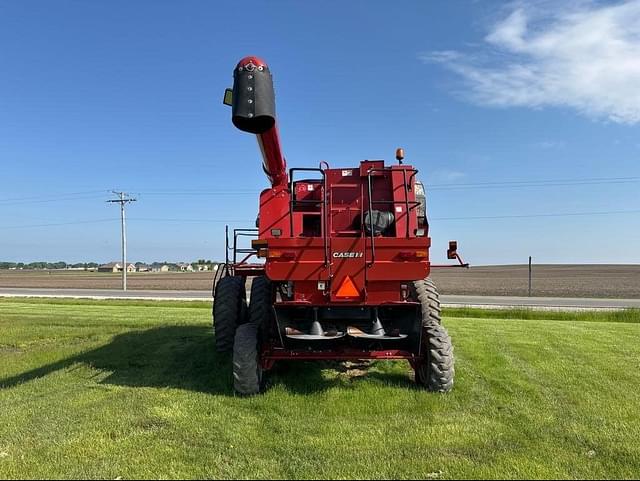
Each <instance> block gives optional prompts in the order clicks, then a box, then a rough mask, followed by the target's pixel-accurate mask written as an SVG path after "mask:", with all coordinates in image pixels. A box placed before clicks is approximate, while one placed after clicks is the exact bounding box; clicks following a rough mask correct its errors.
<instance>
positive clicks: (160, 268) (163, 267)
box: [151, 262, 169, 272]
mask: <svg viewBox="0 0 640 481" xmlns="http://www.w3.org/2000/svg"><path fill="white" fill-rule="evenodd" d="M151 272H169V266H168V265H167V264H161V263H160V262H154V263H153V264H151Z"/></svg>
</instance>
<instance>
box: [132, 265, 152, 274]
mask: <svg viewBox="0 0 640 481" xmlns="http://www.w3.org/2000/svg"><path fill="white" fill-rule="evenodd" d="M136 270H137V271H138V272H151V266H150V265H148V264H136Z"/></svg>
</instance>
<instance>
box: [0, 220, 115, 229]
mask: <svg viewBox="0 0 640 481" xmlns="http://www.w3.org/2000/svg"><path fill="white" fill-rule="evenodd" d="M117 221H118V219H95V220H78V221H71V222H52V223H47V224H27V225H9V226H5V225H0V229H28V228H32V227H57V226H65V225H80V224H100V223H103V222H117Z"/></svg>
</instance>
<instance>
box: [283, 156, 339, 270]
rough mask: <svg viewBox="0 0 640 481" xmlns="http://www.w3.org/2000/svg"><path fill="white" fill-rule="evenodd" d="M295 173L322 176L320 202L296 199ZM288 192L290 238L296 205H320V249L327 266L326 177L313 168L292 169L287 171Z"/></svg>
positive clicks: (321, 171) (327, 213) (318, 169)
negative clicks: (312, 173) (318, 174)
mask: <svg viewBox="0 0 640 481" xmlns="http://www.w3.org/2000/svg"><path fill="white" fill-rule="evenodd" d="M296 171H300V172H320V174H321V175H322V191H323V192H322V201H315V200H298V199H296V191H295V182H294V180H293V177H294V176H293V174H294V172H296ZM289 192H290V193H291V194H290V200H289V230H290V236H291V237H293V210H294V209H295V207H296V205H302V204H321V205H322V212H321V216H322V220H323V226H322V248H323V251H324V265H325V267H326V266H328V265H329V252H328V250H329V240H328V235H329V234H328V232H327V229H328V217H329V212H328V208H327V203H328V200H327V176H326V173H325V171H324V170H322V169H320V168H313V167H294V168H291V169H289Z"/></svg>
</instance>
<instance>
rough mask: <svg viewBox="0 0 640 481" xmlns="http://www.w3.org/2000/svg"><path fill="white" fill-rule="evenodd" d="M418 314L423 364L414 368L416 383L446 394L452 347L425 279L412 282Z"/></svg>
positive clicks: (450, 379)
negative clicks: (420, 314)
mask: <svg viewBox="0 0 640 481" xmlns="http://www.w3.org/2000/svg"><path fill="white" fill-rule="evenodd" d="M414 285H415V288H416V293H417V297H418V300H419V301H420V304H421V311H422V353H423V356H424V359H423V361H422V362H421V363H420V364H419V365H418V366H417V367H416V382H417V383H418V384H419V385H421V386H423V387H425V388H426V389H428V390H429V391H434V392H449V391H451V389H452V388H453V379H454V375H455V367H454V364H455V362H454V357H453V344H452V342H451V337H450V336H449V334H448V333H447V330H446V329H445V328H444V326H442V320H441V310H440V296H439V294H438V290H437V289H436V286H435V284H434V283H433V281H432V280H431V279H429V278H427V279H425V280H423V281H416V282H415V283H414Z"/></svg>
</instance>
